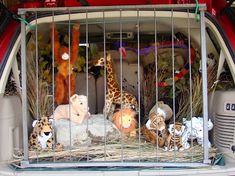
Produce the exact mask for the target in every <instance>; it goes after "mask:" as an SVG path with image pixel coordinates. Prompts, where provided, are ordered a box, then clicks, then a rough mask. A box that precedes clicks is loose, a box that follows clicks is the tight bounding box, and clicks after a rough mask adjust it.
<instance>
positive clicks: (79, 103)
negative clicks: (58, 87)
mask: <svg viewBox="0 0 235 176" xmlns="http://www.w3.org/2000/svg"><path fill="white" fill-rule="evenodd" d="M69 110H70V113H69ZM89 116H90V113H89V107H88V101H87V96H85V95H77V94H74V95H73V96H72V97H70V104H65V105H59V106H57V107H56V109H55V111H54V114H53V115H51V118H54V119H55V120H59V119H70V120H71V121H72V122H75V123H77V124H81V123H82V122H83V120H84V119H87V118H88V117H89Z"/></svg>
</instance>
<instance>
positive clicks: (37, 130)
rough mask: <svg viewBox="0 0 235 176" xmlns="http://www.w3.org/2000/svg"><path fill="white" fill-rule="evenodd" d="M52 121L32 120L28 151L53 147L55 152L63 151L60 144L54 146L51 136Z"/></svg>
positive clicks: (45, 119)
mask: <svg viewBox="0 0 235 176" xmlns="http://www.w3.org/2000/svg"><path fill="white" fill-rule="evenodd" d="M52 121H53V119H48V117H42V118H41V119H39V120H34V122H33V124H32V126H33V131H32V132H31V134H30V137H29V149H30V150H35V149H36V150H45V149H54V147H55V150H57V151H59V150H62V149H63V147H62V145H61V144H56V145H55V141H54V138H53V135H52ZM54 145H55V146H54Z"/></svg>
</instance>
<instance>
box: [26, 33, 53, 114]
mask: <svg viewBox="0 0 235 176" xmlns="http://www.w3.org/2000/svg"><path fill="white" fill-rule="evenodd" d="M26 54H27V60H26V64H27V73H26V74H27V96H28V108H29V111H30V113H31V115H32V117H33V118H38V117H41V116H49V115H50V114H52V98H51V97H50V96H49V94H50V93H49V88H50V87H49V85H48V83H47V82H46V81H45V80H44V79H43V71H45V70H42V69H40V67H38V75H37V73H36V64H37V62H36V51H35V42H34V40H33V37H31V39H30V41H29V43H28V47H27V51H26ZM38 64H39V63H38ZM37 81H38V83H37ZM37 96H38V100H37ZM37 107H38V108H37Z"/></svg>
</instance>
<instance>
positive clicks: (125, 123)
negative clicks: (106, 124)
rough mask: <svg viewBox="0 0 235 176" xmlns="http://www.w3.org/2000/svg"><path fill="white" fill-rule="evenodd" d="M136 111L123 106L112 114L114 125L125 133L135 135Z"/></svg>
mask: <svg viewBox="0 0 235 176" xmlns="http://www.w3.org/2000/svg"><path fill="white" fill-rule="evenodd" d="M135 116H136V112H135V111H134V110H132V109H129V108H124V109H121V110H119V111H118V112H115V113H114V114H113V117H112V120H113V123H114V125H115V126H116V127H117V128H118V129H119V130H120V131H121V132H122V133H124V134H125V135H127V136H130V137H136V127H137V121H136V119H135Z"/></svg>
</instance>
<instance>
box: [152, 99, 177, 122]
mask: <svg viewBox="0 0 235 176" xmlns="http://www.w3.org/2000/svg"><path fill="white" fill-rule="evenodd" d="M158 108H160V109H161V110H162V111H164V113H165V117H164V118H165V121H167V120H169V119H171V117H172V115H173V112H172V109H171V108H170V106H169V105H167V104H164V102H163V101H159V102H158V104H155V105H154V106H153V107H152V109H151V110H150V112H149V114H151V113H152V112H155V113H158V110H159V109H158Z"/></svg>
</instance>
